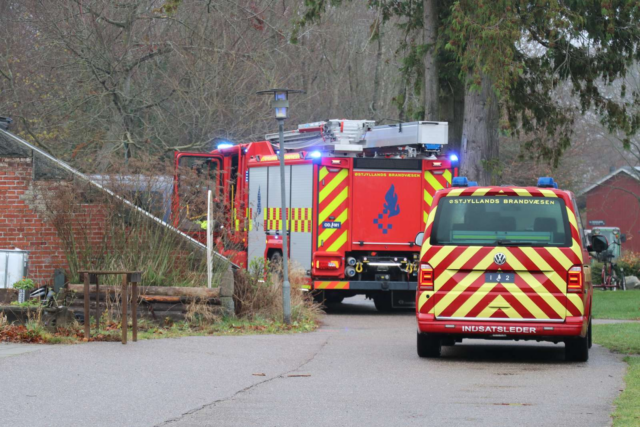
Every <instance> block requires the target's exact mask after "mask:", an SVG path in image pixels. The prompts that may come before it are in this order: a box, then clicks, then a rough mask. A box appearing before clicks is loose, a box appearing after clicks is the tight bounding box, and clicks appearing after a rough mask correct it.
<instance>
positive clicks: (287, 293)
mask: <svg viewBox="0 0 640 427" xmlns="http://www.w3.org/2000/svg"><path fill="white" fill-rule="evenodd" d="M278 131H279V132H280V190H281V192H282V200H281V202H282V215H281V218H282V227H281V230H282V276H283V277H282V279H283V282H282V309H283V312H284V323H285V324H287V325H290V324H291V285H290V284H289V247H288V240H289V238H288V236H287V228H288V227H287V225H288V224H287V191H286V188H285V179H284V119H278Z"/></svg>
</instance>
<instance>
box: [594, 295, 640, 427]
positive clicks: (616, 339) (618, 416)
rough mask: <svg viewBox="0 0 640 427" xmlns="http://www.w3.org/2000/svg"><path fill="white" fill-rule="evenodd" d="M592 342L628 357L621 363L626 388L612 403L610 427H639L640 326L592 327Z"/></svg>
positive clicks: (614, 325)
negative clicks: (624, 365)
mask: <svg viewBox="0 0 640 427" xmlns="http://www.w3.org/2000/svg"><path fill="white" fill-rule="evenodd" d="M617 293H623V292H617ZM593 341H594V342H595V343H596V344H599V345H602V346H604V347H607V348H608V349H609V350H613V351H616V352H619V353H624V354H628V355H630V356H628V357H626V358H625V359H624V360H625V362H627V363H628V364H629V370H628V371H627V375H626V376H625V378H624V380H625V383H626V387H625V389H624V391H623V392H622V393H621V394H620V396H619V397H618V398H617V399H616V401H615V404H616V410H615V411H614V413H613V414H612V415H611V416H612V417H613V426H614V427H631V426H640V356H639V355H640V323H617V324H611V325H594V326H593Z"/></svg>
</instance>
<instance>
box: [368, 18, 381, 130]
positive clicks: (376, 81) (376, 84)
mask: <svg viewBox="0 0 640 427" xmlns="http://www.w3.org/2000/svg"><path fill="white" fill-rule="evenodd" d="M377 26H378V28H377V29H376V30H377V31H378V50H377V51H376V69H375V72H374V74H373V94H372V99H371V106H370V108H369V109H370V110H371V115H372V119H374V120H377V119H378V100H379V99H380V65H381V63H382V35H383V21H382V16H380V17H379V18H378V22H377Z"/></svg>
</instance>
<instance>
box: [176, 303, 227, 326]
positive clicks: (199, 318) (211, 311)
mask: <svg viewBox="0 0 640 427" xmlns="http://www.w3.org/2000/svg"><path fill="white" fill-rule="evenodd" d="M184 317H185V320H186V321H187V322H188V323H189V324H190V325H191V326H199V327H202V326H205V325H212V324H214V323H217V322H219V321H220V320H221V317H220V315H219V314H218V313H217V308H216V307H214V306H212V305H209V304H208V303H207V301H198V300H197V299H194V300H193V301H191V302H190V303H189V305H187V313H186V314H185V316H184Z"/></svg>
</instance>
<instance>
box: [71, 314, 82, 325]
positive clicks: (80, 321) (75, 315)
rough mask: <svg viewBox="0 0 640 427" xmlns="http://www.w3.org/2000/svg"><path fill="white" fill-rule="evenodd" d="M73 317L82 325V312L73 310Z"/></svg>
mask: <svg viewBox="0 0 640 427" xmlns="http://www.w3.org/2000/svg"><path fill="white" fill-rule="evenodd" d="M73 317H74V318H75V319H76V321H77V322H78V323H79V324H81V325H84V313H78V312H74V313H73Z"/></svg>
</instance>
